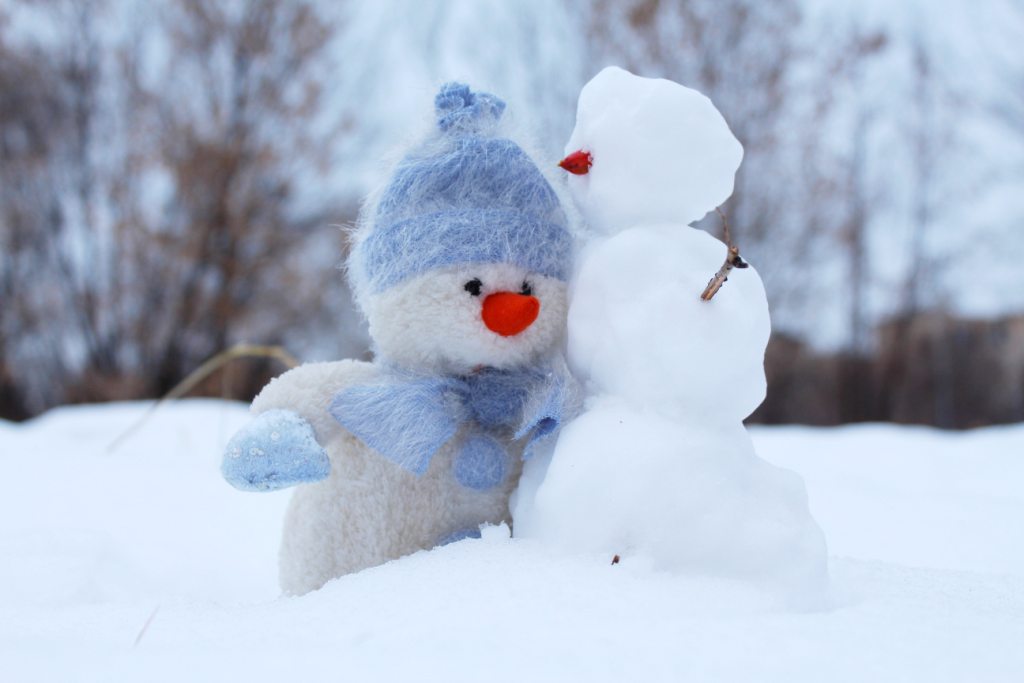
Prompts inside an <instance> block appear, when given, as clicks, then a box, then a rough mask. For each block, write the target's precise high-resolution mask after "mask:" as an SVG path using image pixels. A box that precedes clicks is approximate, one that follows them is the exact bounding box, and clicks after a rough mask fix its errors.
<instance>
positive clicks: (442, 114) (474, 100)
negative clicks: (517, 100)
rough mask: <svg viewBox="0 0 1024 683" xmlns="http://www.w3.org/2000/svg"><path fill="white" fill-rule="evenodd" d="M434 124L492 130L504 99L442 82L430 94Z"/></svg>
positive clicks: (472, 130)
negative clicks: (434, 118)
mask: <svg viewBox="0 0 1024 683" xmlns="http://www.w3.org/2000/svg"><path fill="white" fill-rule="evenodd" d="M434 109H435V111H436V112H437V127H438V128H440V129H441V130H442V131H444V132H446V133H447V132H451V133H479V132H487V131H490V130H492V129H493V128H494V127H495V126H496V125H497V123H498V120H499V119H501V115H502V113H504V111H505V103H504V102H503V101H502V100H501V99H499V98H497V97H495V96H494V95H491V94H490V93H485V92H481V93H474V92H472V91H470V89H469V86H468V85H463V84H462V83H445V84H444V85H443V86H441V92H439V93H437V95H436V96H435V97H434Z"/></svg>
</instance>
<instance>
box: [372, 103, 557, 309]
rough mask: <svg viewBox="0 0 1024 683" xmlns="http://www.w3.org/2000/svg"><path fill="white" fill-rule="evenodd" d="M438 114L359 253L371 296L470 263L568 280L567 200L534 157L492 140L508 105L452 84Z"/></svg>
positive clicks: (397, 176)
mask: <svg viewBox="0 0 1024 683" xmlns="http://www.w3.org/2000/svg"><path fill="white" fill-rule="evenodd" d="M435 107H436V112H437V125H438V133H437V134H436V136H435V137H434V138H431V139H430V140H428V141H427V142H426V143H425V144H424V145H423V146H421V147H420V148H419V149H417V150H414V151H413V152H412V153H411V154H409V155H408V156H406V157H405V159H403V160H402V162H401V163H400V164H399V166H398V168H397V169H396V170H395V173H394V176H393V177H392V179H391V181H390V183H389V184H388V186H387V188H386V189H385V191H384V193H383V195H382V196H381V198H380V201H379V203H378V205H377V210H376V213H375V215H374V220H373V226H372V228H371V231H370V233H369V235H368V236H367V237H366V238H365V239H364V240H362V241H361V242H360V243H359V244H357V246H356V248H355V250H354V251H353V254H352V259H353V261H354V263H355V264H356V270H357V271H359V272H361V273H362V274H363V276H364V277H365V280H366V281H367V284H368V285H369V287H370V289H371V290H372V291H373V292H381V291H383V290H385V289H387V288H388V287H391V286H393V285H396V284H398V283H400V282H402V281H404V280H406V279H408V278H410V277H414V276H416V275H420V274H422V273H425V272H427V271H429V270H432V269H434V268H438V267H443V266H451V265H458V264H469V263H512V264H515V265H518V266H520V267H522V268H523V269H525V270H528V271H530V272H533V273H539V274H541V275H546V276H548V277H554V278H558V279H560V280H563V281H564V280H567V279H568V277H569V274H570V267H571V258H572V238H571V235H570V233H569V230H568V226H567V222H566V218H565V214H564V212H563V211H562V207H561V204H560V202H559V200H558V196H557V195H556V194H555V191H554V189H552V187H551V185H550V184H549V183H548V182H547V180H546V179H545V178H544V176H543V174H541V172H540V170H539V169H538V168H537V167H536V165H535V164H534V163H533V161H532V160H531V159H530V157H529V156H528V155H527V154H526V152H524V151H523V150H522V149H521V148H520V147H519V146H518V145H517V144H516V143H515V142H513V141H511V140H508V139H505V138H499V137H493V136H492V132H493V128H494V127H495V125H496V124H497V122H498V120H499V119H500V117H501V114H502V112H503V111H504V108H505V103H504V102H502V101H501V100H500V99H498V98H497V97H495V96H494V95H490V94H487V93H473V92H471V91H470V90H469V88H468V87H467V86H465V85H461V84H457V83H449V84H447V85H445V86H444V87H443V88H442V89H441V92H440V93H439V94H438V95H437V97H436V98H435Z"/></svg>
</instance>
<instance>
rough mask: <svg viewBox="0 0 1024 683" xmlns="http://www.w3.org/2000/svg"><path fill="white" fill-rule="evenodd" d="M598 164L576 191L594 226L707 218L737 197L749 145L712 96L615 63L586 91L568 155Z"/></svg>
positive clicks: (604, 228) (574, 183)
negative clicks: (738, 177) (583, 155)
mask: <svg viewBox="0 0 1024 683" xmlns="http://www.w3.org/2000/svg"><path fill="white" fill-rule="evenodd" d="M576 151H584V152H589V153H590V155H591V157H592V161H593V166H592V167H591V168H590V171H589V172H588V173H586V174H585V175H570V177H569V190H570V192H571V193H572V195H573V199H574V200H575V202H576V205H577V206H578V207H579V209H580V211H581V212H582V213H583V216H584V217H585V218H586V219H587V223H588V224H589V226H590V227H591V228H592V229H594V230H596V231H599V232H602V233H612V232H615V231H617V230H623V229H626V228H630V227H632V226H635V225H639V224H644V223H682V224H688V223H692V222H694V221H697V220H700V219H701V218H703V217H704V215H705V214H706V213H707V212H708V211H711V210H712V209H714V208H715V207H716V206H718V205H719V204H721V203H722V202H724V201H725V200H726V199H728V198H729V195H731V194H732V188H733V178H734V176H735V174H736V169H738V168H739V166H740V161H741V160H742V159H743V147H742V146H741V145H740V143H739V141H738V140H737V139H736V138H735V137H734V136H733V134H732V131H730V130H729V126H728V124H726V122H725V119H724V118H722V115H721V113H719V111H718V109H716V108H715V106H714V105H713V104H712V103H711V100H709V99H708V98H707V97H705V96H704V95H702V94H701V93H699V92H697V91H696V90H691V89H690V88H687V87H684V86H682V85H679V84H678V83H674V82H672V81H669V80H666V79H663V78H642V77H640V76H635V75H633V74H631V73H629V72H628V71H626V70H624V69H620V68H619V67H615V66H609V67H607V68H605V69H603V70H602V71H601V72H600V73H599V74H597V75H596V76H594V78H592V79H591V80H590V81H589V82H588V83H587V84H586V85H585V86H583V90H582V91H581V92H580V99H579V104H578V106H577V109H576V127H575V129H574V130H573V132H572V136H571V137H570V138H569V142H567V143H566V145H565V152H566V154H570V153H572V152H576Z"/></svg>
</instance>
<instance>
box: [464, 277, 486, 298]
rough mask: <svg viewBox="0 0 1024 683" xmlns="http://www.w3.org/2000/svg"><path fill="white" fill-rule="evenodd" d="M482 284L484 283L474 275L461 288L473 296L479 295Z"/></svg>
mask: <svg viewBox="0 0 1024 683" xmlns="http://www.w3.org/2000/svg"><path fill="white" fill-rule="evenodd" d="M483 286H484V283H482V282H480V278H478V277H475V278H473V279H472V280H470V281H469V282H467V283H466V284H465V285H464V286H463V287H462V288H463V289H465V290H466V291H467V292H469V293H470V294H472V295H473V296H480V288H481V287H483Z"/></svg>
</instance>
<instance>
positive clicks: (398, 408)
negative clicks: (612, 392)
mask: <svg viewBox="0 0 1024 683" xmlns="http://www.w3.org/2000/svg"><path fill="white" fill-rule="evenodd" d="M573 393H574V392H573V390H572V385H571V378H570V376H569V374H568V372H567V371H566V370H564V368H562V369H543V370H542V369H538V368H529V369H521V370H497V369H494V368H484V369H482V370H479V371H477V372H474V373H472V374H469V375H463V376H424V375H416V374H412V373H408V372H404V371H401V370H392V371H391V372H390V373H389V374H388V375H387V376H386V377H384V378H383V379H381V380H380V381H378V382H374V383H372V384H363V385H356V386H351V387H347V388H345V389H342V390H341V391H339V392H338V393H337V394H336V395H335V396H334V399H333V400H332V401H331V405H330V408H329V410H330V413H331V415H333V416H334V419H336V420H337V421H338V422H339V423H341V425H342V426H343V427H345V429H347V430H348V431H349V432H351V433H352V434H353V435H355V436H356V437H358V438H359V439H360V440H362V441H363V443H365V444H366V445H367V446H369V447H370V448H373V449H374V450H375V451H377V452H379V453H380V454H381V455H382V456H384V457H385V458H387V459H388V460H390V461H392V462H394V463H396V464H397V465H400V466H401V467H403V468H405V469H406V470H408V471H410V472H412V473H414V474H417V475H421V474H423V473H424V472H426V471H427V468H428V467H429V466H430V462H431V460H432V459H433V457H434V455H435V454H436V453H437V451H438V450H439V449H440V448H441V446H443V445H444V444H445V443H447V442H448V441H449V440H450V439H451V438H453V437H454V436H455V434H456V433H457V432H458V431H459V428H460V427H461V426H463V425H467V424H468V425H470V429H469V430H468V434H467V436H466V438H465V439H464V440H463V442H462V443H461V445H460V446H459V450H458V453H457V454H456V457H455V463H454V474H455V477H456V479H458V480H459V482H460V483H462V484H463V485H465V486H468V487H470V488H475V489H487V488H491V487H492V486H496V485H497V484H499V483H500V482H501V481H502V480H503V479H504V476H505V472H506V460H507V458H506V452H505V448H504V446H502V445H501V442H500V441H499V440H498V439H497V438H495V437H496V436H498V437H500V436H501V435H502V434H504V435H506V436H507V435H508V434H509V433H510V432H511V434H512V438H513V439H515V440H521V439H524V438H526V439H527V441H526V446H525V450H524V453H523V456H524V457H529V455H530V454H531V450H532V447H533V445H534V444H536V442H537V441H539V440H540V439H543V438H544V437H546V436H549V435H550V434H552V433H553V432H554V431H556V430H557V429H558V428H559V427H560V426H561V424H562V422H563V420H564V419H565V418H566V417H567V415H566V412H567V411H570V410H572V404H573V398H574V396H573ZM568 417H571V416H568Z"/></svg>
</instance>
